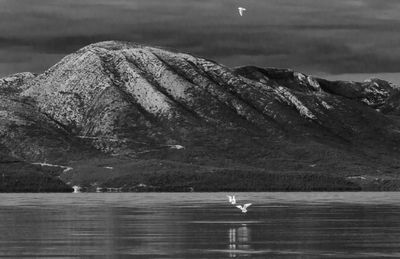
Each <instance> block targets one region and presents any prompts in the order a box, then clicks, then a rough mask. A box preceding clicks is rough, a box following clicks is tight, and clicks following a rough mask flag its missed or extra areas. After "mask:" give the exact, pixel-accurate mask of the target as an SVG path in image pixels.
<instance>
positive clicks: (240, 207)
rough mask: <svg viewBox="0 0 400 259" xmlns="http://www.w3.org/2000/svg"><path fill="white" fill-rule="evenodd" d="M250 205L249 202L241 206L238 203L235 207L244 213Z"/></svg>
mask: <svg viewBox="0 0 400 259" xmlns="http://www.w3.org/2000/svg"><path fill="white" fill-rule="evenodd" d="M250 206H251V203H246V204H245V205H243V206H241V205H238V206H236V208H238V209H241V210H242V212H243V213H246V212H247V208H248V207H250Z"/></svg>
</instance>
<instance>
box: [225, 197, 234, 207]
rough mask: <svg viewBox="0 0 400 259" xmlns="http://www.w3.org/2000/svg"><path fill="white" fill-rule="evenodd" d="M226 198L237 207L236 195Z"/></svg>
mask: <svg viewBox="0 0 400 259" xmlns="http://www.w3.org/2000/svg"><path fill="white" fill-rule="evenodd" d="M226 196H227V197H228V198H229V202H230V203H231V204H232V205H235V204H236V199H235V195H233V196H230V195H226Z"/></svg>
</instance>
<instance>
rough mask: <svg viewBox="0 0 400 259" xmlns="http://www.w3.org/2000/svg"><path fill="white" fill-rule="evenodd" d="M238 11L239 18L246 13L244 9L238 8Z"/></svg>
mask: <svg viewBox="0 0 400 259" xmlns="http://www.w3.org/2000/svg"><path fill="white" fill-rule="evenodd" d="M238 10H239V14H240V16H243V12H244V11H246V8H243V7H239V8H238Z"/></svg>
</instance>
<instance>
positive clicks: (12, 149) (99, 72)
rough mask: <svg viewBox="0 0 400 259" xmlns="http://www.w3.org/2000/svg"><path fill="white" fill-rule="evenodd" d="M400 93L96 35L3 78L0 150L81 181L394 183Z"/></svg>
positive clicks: (394, 186)
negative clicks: (42, 66)
mask: <svg viewBox="0 0 400 259" xmlns="http://www.w3.org/2000/svg"><path fill="white" fill-rule="evenodd" d="M399 96H400V88H399V87H398V86H395V85H393V84H391V83H389V82H386V81H383V80H379V79H371V80H367V81H365V82H344V81H328V80H324V79H321V78H316V77H312V76H308V75H305V74H302V73H299V72H295V71H293V70H290V69H277V68H258V67H252V66H247V67H239V68H228V67H225V66H223V65H220V64H218V63H216V62H214V61H211V60H207V59H204V58H198V57H194V56H192V55H189V54H184V53H178V52H173V51H170V50H165V49H161V48H154V47H148V46H141V45H138V44H133V43H128V42H115V41H109V42H100V43H96V44H92V45H89V46H87V47H84V48H82V49H80V50H78V51H77V52H75V53H73V54H71V55H68V56H66V57H65V58H63V59H62V60H61V61H60V62H59V63H58V64H56V65H54V66H53V67H52V68H50V69H49V70H47V71H46V72H44V73H43V74H39V75H34V74H31V73H21V74H16V75H12V76H9V77H6V78H3V79H0V99H1V102H0V136H1V138H0V151H1V152H0V154H1V156H0V157H2V158H4V159H3V160H7V159H9V158H10V157H11V158H12V159H15V160H16V161H22V162H24V163H41V164H42V167H43V169H45V168H46V167H47V168H48V167H52V168H58V169H59V171H60V172H59V174H58V175H57V177H59V178H60V179H62V180H63V181H64V182H66V183H68V184H69V185H71V184H80V185H83V186H86V187H87V188H94V187H96V186H103V187H123V188H125V189H135V188H136V187H137V186H147V187H149V188H150V186H151V188H152V190H188V189H190V190H192V189H194V190H204V191H206V190H360V189H362V190H387V189H390V190H398V189H399V188H400V184H398V183H399V176H398V175H399V174H398V173H399V170H400V162H399V161H398V156H399V144H400V120H399V115H400V113H399V111H400V108H399V107H400V106H399ZM45 164H46V165H45ZM49 165H51V166H49ZM66 168H68V169H69V170H66Z"/></svg>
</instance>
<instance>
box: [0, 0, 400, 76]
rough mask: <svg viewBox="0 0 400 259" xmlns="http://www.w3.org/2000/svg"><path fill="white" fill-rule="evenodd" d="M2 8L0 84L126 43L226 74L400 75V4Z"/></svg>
mask: <svg viewBox="0 0 400 259" xmlns="http://www.w3.org/2000/svg"><path fill="white" fill-rule="evenodd" d="M240 4H241V5H244V6H245V7H246V8H247V10H248V12H247V13H246V15H245V16H244V17H239V16H238V14H237V5H238V3H236V2H234V1H230V0H218V1H216V0H202V1H198V0H170V1H165V0H146V1H141V0H113V1H109V0H82V1H75V0H35V1H32V0H18V1H15V0H0V32H1V33H0V53H1V55H0V56H1V60H0V64H1V65H0V75H5V74H8V73H11V72H19V71H25V70H29V71H33V72H41V71H43V70H45V69H47V68H48V67H50V66H51V65H53V64H55V63H56V62H57V61H58V60H59V58H60V57H62V56H63V55H67V54H69V53H71V52H73V51H75V50H77V49H79V48H81V47H83V46H85V45H87V44H90V43H93V42H98V41H103V40H127V41H134V42H137V43H141V44H149V45H155V46H165V47H169V48H173V49H177V50H179V51H182V52H189V53H192V54H195V55H199V56H203V57H207V58H210V59H213V60H216V61H219V62H222V63H224V64H226V65H228V66H239V65H243V64H255V65H259V66H279V67H291V68H295V69H297V70H301V71H304V72H307V73H378V72H396V71H398V70H399V69H400V58H399V55H400V54H398V53H400V44H399V43H400V35H399V34H398V33H397V32H398V31H399V30H400V18H399V17H398V13H399V11H400V3H399V2H398V0H385V1H381V0H336V1H320V0H302V1H298V0H269V1H258V0H246V2H245V3H240Z"/></svg>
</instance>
